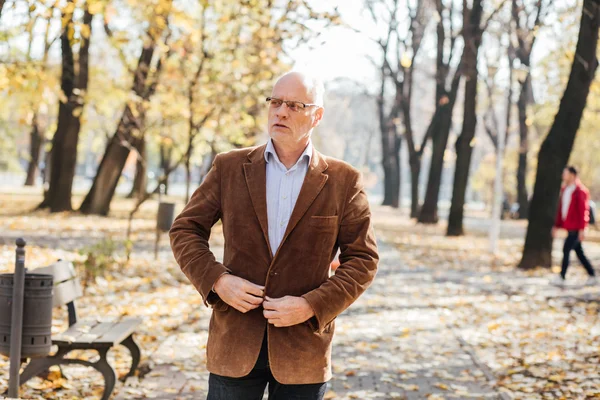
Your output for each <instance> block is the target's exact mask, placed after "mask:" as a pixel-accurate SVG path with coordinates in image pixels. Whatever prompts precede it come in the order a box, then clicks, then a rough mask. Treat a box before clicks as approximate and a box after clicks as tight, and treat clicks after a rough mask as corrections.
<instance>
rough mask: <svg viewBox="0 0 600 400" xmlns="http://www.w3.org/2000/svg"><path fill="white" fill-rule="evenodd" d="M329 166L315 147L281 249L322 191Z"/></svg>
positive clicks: (327, 176)
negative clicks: (325, 172)
mask: <svg viewBox="0 0 600 400" xmlns="http://www.w3.org/2000/svg"><path fill="white" fill-rule="evenodd" d="M327 167H328V165H327V163H326V162H325V160H324V159H323V157H322V156H321V155H320V154H319V152H318V151H316V150H315V149H313V155H312V161H311V163H310V165H309V167H308V171H306V176H305V177H304V183H303V184H302V188H301V189H300V194H299V195H298V200H296V205H295V206H294V210H293V211H292V215H291V217H290V220H289V222H288V225H287V229H286V230H285V234H284V235H283V239H282V240H281V244H280V245H279V248H280V249H281V247H282V246H283V243H284V242H285V240H286V239H287V237H288V236H289V234H290V233H291V232H292V230H293V229H294V228H295V227H296V225H297V224H298V222H300V220H301V219H302V217H303V216H304V214H305V213H306V211H307V210H308V208H309V207H310V205H311V204H312V203H313V201H315V199H316V198H317V196H318V195H319V193H321V190H322V189H323V186H325V182H327V178H329V175H327V174H324V173H323V171H325V170H326V169H327Z"/></svg>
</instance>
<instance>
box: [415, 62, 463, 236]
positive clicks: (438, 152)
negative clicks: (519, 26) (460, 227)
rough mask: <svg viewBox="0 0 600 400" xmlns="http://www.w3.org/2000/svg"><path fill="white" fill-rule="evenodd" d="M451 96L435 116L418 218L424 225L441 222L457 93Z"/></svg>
mask: <svg viewBox="0 0 600 400" xmlns="http://www.w3.org/2000/svg"><path fill="white" fill-rule="evenodd" d="M457 73H458V72H457ZM451 96H452V98H451V99H449V100H448V103H447V104H444V105H440V110H439V112H438V113H437V114H438V115H437V116H434V118H437V120H436V121H435V122H434V125H433V127H432V129H433V131H432V132H433V133H432V137H431V142H432V147H433V150H432V153H431V165H430V168H429V178H428V180H427V190H426V192H425V200H424V201H423V206H422V207H421V212H420V213H419V218H418V222H420V223H423V224H436V223H437V222H438V220H439V218H438V207H437V203H438V199H439V194H440V187H441V183H442V172H443V169H444V153H445V151H446V146H447V144H448V137H449V135H450V128H451V127H452V111H453V110H454V103H455V100H456V93H454V95H451Z"/></svg>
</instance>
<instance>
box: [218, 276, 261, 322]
mask: <svg viewBox="0 0 600 400" xmlns="http://www.w3.org/2000/svg"><path fill="white" fill-rule="evenodd" d="M264 291H265V287H264V286H259V285H256V284H254V283H252V282H250V281H247V280H246V279H243V278H240V277H239V276H235V275H231V274H224V275H221V277H220V278H219V279H217V282H216V283H215V293H217V294H218V295H219V297H220V298H221V300H223V301H224V302H225V303H227V304H229V305H230V306H231V307H233V308H235V309H236V310H238V311H239V312H242V313H246V312H248V311H250V310H254V309H255V308H258V306H260V305H261V304H262V302H263V297H264V293H265V292H264Z"/></svg>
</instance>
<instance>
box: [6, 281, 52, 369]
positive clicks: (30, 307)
mask: <svg viewBox="0 0 600 400" xmlns="http://www.w3.org/2000/svg"><path fill="white" fill-rule="evenodd" d="M13 281H14V274H0V354H4V355H5V356H10V325H11V316H12V303H13V299H12V297H13ZM52 285H53V280H52V275H47V274H25V288H24V299H23V333H22V346H21V357H23V358H31V357H44V356H47V355H48V354H49V353H50V348H51V346H52V339H51V333H52V295H53V293H52Z"/></svg>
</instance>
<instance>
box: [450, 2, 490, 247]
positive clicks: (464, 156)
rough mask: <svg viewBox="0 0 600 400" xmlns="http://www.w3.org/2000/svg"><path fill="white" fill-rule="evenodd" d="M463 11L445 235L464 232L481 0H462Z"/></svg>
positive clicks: (473, 130)
mask: <svg viewBox="0 0 600 400" xmlns="http://www.w3.org/2000/svg"><path fill="white" fill-rule="evenodd" d="M463 4H464V5H465V11H464V15H465V17H464V25H465V29H464V38H465V43H467V45H466V46H465V50H464V55H463V56H464V63H465V79H466V81H465V108H464V115H463V128H462V132H461V134H460V136H459V137H458V139H457V140H456V167H455V169H454V185H453V187H452V203H451V205H450V215H449V216H448V229H447V232H446V234H447V235H448V236H462V235H464V228H463V219H464V206H465V195H466V191H467V185H468V182H469V169H470V166H471V155H472V153H473V146H472V145H471V143H472V141H473V138H474V137H475V130H476V128H477V85H478V76H479V75H478V73H477V58H478V56H479V46H480V45H481V32H480V30H481V29H480V27H479V25H480V24H481V14H482V12H483V8H482V4H481V0H474V2H473V8H472V9H471V10H468V8H467V6H466V2H464V3H463Z"/></svg>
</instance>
